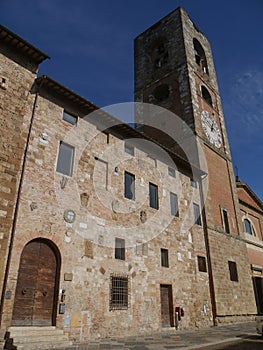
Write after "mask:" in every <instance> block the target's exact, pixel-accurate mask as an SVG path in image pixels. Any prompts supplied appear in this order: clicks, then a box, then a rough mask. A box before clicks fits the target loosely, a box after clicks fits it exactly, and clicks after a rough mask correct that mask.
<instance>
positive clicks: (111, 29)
mask: <svg viewBox="0 0 263 350" xmlns="http://www.w3.org/2000/svg"><path fill="white" fill-rule="evenodd" d="M178 6H182V7H183V8H184V9H185V10H186V11H187V12H188V14H189V15H190V17H191V19H192V20H193V21H194V22H195V23H196V24H197V26H198V27H199V28H200V30H201V31H202V32H204V33H205V35H206V36H207V37H208V39H209V41H210V43H211V45H212V49H213V54H214V60H215V66H216V70H217V78H218V83H219V88H220V93H221V98H222V103H223V109H224V114H225V119H226V123H227V130H228V136H229V141H230V144H231V151H232V158H233V163H234V166H236V167H238V173H239V175H240V177H241V179H242V180H243V181H245V182H247V183H248V185H249V186H250V187H251V188H252V189H253V190H254V191H255V193H256V194H257V195H258V196H259V197H260V198H261V199H263V186H262V173H263V156H262V154H263V137H262V135H263V39H262V36H263V1H262V0H250V1H247V0H246V1H245V0H221V1H219V0H213V1H211V0H182V1H177V0H174V1H169V0H166V1H163V0H145V1H142V0H132V1H131V0H125V1H123V0H122V1H120V0H112V1H107V0H96V1H91V0H75V1H74V2H73V1H72V0H71V1H69V0H45V1H36V0H34V1H33V0H24V1H21V0H1V3H0V22H1V24H3V25H5V26H6V27H8V28H9V29H11V30H12V31H14V32H15V33H16V34H18V35H20V36H21V37H23V38H24V39H26V40H27V41H29V42H30V43H32V44H33V45H35V46H36V47H38V48H39V49H41V50H42V51H44V52H46V53H47V54H48V55H49V56H50V57H51V60H48V61H46V62H44V63H42V65H41V67H40V71H39V74H47V75H49V76H51V77H52V78H54V79H55V80H57V81H59V82H60V83H61V84H63V85H65V86H67V87H69V88H70V89H71V90H73V91H75V92H77V93H78V94H80V95H82V96H84V97H85V98H87V99H88V100H90V101H92V102H94V103H95V104H97V105H98V106H100V107H104V106H106V105H110V104H115V103H120V102H130V101H132V100H133V39H134V38H135V37H136V36H137V35H138V34H140V33H141V32H142V31H144V30H145V29H147V28H148V27H149V26H150V25H152V24H153V23H155V22H156V21H158V20H159V19H161V18H162V17H163V16H165V15H166V14H168V13H169V12H171V11H172V10H174V9H175V8H177V7H178Z"/></svg>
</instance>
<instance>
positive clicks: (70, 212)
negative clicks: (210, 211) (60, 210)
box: [64, 209, 76, 223]
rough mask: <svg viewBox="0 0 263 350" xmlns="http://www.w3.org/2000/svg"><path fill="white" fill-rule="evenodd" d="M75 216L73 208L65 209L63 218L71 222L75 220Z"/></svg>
mask: <svg viewBox="0 0 263 350" xmlns="http://www.w3.org/2000/svg"><path fill="white" fill-rule="evenodd" d="M75 218H76V214H75V212H74V210H72V209H67V210H65V211H64V220H65V221H66V222H69V223H72V222H74V221H75Z"/></svg>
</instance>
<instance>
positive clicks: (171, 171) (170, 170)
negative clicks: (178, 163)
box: [168, 167, 175, 177]
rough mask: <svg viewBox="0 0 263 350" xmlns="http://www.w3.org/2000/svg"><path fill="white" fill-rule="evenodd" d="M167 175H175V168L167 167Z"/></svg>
mask: <svg viewBox="0 0 263 350" xmlns="http://www.w3.org/2000/svg"><path fill="white" fill-rule="evenodd" d="M168 175H169V176H171V177H175V169H174V168H171V167H168Z"/></svg>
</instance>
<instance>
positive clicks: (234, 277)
mask: <svg viewBox="0 0 263 350" xmlns="http://www.w3.org/2000/svg"><path fill="white" fill-rule="evenodd" d="M228 267H229V273H230V281H233V282H238V274H237V264H236V263H235V262H234V261H228Z"/></svg>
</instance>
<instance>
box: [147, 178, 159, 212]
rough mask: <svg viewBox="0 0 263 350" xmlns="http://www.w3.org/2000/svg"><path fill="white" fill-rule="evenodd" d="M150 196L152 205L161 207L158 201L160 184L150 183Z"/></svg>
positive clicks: (155, 207)
mask: <svg viewBox="0 0 263 350" xmlns="http://www.w3.org/2000/svg"><path fill="white" fill-rule="evenodd" d="M149 197H150V207H151V208H154V209H159V203H158V186H156V185H154V184H152V183H151V182H150V183H149Z"/></svg>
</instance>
